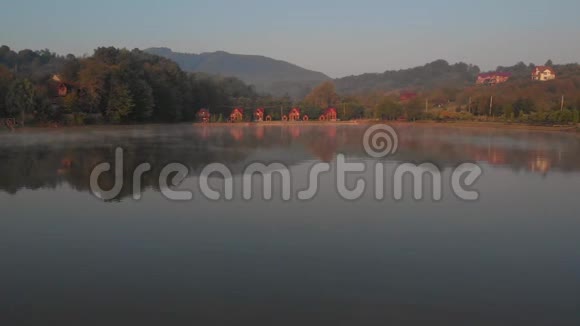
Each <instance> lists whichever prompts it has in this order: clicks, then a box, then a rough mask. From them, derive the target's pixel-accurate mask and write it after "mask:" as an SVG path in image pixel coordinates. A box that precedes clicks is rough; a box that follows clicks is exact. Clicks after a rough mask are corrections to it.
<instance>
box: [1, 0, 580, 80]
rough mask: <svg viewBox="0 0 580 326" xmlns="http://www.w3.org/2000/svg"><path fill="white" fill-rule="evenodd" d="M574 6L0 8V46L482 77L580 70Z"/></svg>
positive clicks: (127, 4) (16, 4)
mask: <svg viewBox="0 0 580 326" xmlns="http://www.w3.org/2000/svg"><path fill="white" fill-rule="evenodd" d="M579 13H580V1H578V0H553V1H545V0H543V1H539V0H524V1H521V0H503V1H500V0H486V1H477V2H475V3H474V2H471V1H466V0H463V1H444V0H439V1H434V0H431V1H419V0H407V1H388V0H382V1H380V0H377V1H375V0H359V1H355V0H351V1H343V0H333V1H326V0H320V1H315V0H311V1H305V0H291V1H275V0H270V1H266V0H246V1H235V0H232V1H226V0H211V1H206V0H198V1H184V0H183V1H182V0H166V1H155V0H139V1H136V0H124V1H123V0H117V1H112V0H98V1H88V2H83V1H78V0H75V1H73V0H50V1H43V0H38V1H31V0H19V1H10V0H1V2H0V44H5V45H8V46H10V47H11V48H12V49H15V50H21V49H24V48H30V49H44V48H48V49H50V50H52V51H54V52H57V53H59V54H68V53H72V54H75V55H83V54H92V52H93V50H94V49H95V48H96V47H99V46H116V47H126V48H130V49H132V48H140V49H144V48H148V47H160V46H164V47H169V48H171V49H173V50H174V51H178V52H188V53H201V52H212V51H218V50H223V51H227V52H231V53H239V54H259V55H264V56H268V57H272V58H275V59H279V60H285V61H289V62H291V63H294V64H297V65H299V66H302V67H305V68H308V69H313V70H316V71H321V72H323V73H326V74H327V75H329V76H331V77H343V76H348V75H357V74H361V73H366V72H383V71H385V70H391V69H404V68H409V67H413V66H418V65H423V64H425V63H427V62H431V61H434V60H437V59H445V60H447V61H449V62H451V63H454V62H459V61H464V62H467V63H472V64H476V65H479V66H480V67H481V68H482V69H484V70H488V69H495V67H496V66H498V65H504V66H505V65H513V64H515V63H517V62H519V61H524V62H525V63H529V62H533V63H536V64H543V63H545V62H546V61H547V60H548V59H552V60H553V61H554V62H555V63H570V62H578V61H580V19H578V15H579Z"/></svg>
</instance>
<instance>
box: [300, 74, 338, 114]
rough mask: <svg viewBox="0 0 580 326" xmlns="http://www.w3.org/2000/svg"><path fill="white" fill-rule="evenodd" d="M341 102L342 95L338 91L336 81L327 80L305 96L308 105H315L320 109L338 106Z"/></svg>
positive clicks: (305, 102)
mask: <svg viewBox="0 0 580 326" xmlns="http://www.w3.org/2000/svg"><path fill="white" fill-rule="evenodd" d="M339 103H340V97H339V96H338V94H337V93H336V88H335V87H334V83H333V82H331V81H327V82H325V83H323V84H321V85H319V86H317V87H315V88H314V89H313V90H312V91H311V92H310V94H308V95H307V96H306V98H304V104H305V105H306V106H310V107H315V108H319V109H328V108H330V107H333V106H337V105H338V104H339Z"/></svg>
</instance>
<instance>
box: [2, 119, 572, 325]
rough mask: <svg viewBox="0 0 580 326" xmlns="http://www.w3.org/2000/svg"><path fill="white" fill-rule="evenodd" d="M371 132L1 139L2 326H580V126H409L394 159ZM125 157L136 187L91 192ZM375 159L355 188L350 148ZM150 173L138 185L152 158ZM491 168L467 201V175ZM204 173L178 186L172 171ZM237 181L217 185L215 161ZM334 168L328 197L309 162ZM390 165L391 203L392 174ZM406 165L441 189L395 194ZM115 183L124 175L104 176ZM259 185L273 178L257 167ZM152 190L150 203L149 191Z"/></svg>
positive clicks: (222, 130) (263, 128) (199, 131)
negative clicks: (371, 139) (342, 165)
mask: <svg viewBox="0 0 580 326" xmlns="http://www.w3.org/2000/svg"><path fill="white" fill-rule="evenodd" d="M367 127H368V126H365V125H340V124H332V123H329V124H327V125H322V124H318V125H314V124H313V125H299V124H289V125H215V126H212V125H193V126H192V125H151V126H119V127H87V128H70V129H55V130H47V129H38V130H34V129H30V130H26V131H17V132H15V133H8V132H3V133H0V168H1V169H0V207H1V209H2V213H1V218H0V257H1V268H0V324H2V325H38V324H50V325H114V324H123V325H130V324H135V325H169V324H180V325H186V324H187V325H248V324H253V325H259V324H264V325H385V324H389V323H390V324H392V325H435V324H445V325H449V324H453V325H579V324H580V313H579V311H580V214H579V208H580V204H579V203H580V197H579V190H580V137H579V136H578V135H576V134H573V133H564V132H544V131H530V130H512V131H510V130H505V129H497V128H460V127H453V126H445V125H436V124H424V125H422V124H397V125H394V128H395V130H396V132H397V135H398V149H397V151H396V153H394V154H392V155H389V156H387V157H383V158H374V157H372V156H369V155H368V154H367V153H366V152H365V149H364V147H363V138H364V133H365V130H366V128H367ZM116 148H122V149H123V155H124V156H123V159H124V166H123V171H124V174H123V178H122V179H121V180H122V181H124V182H123V185H122V187H121V188H120V190H119V193H118V194H116V195H115V196H114V198H111V199H109V200H103V199H100V198H98V197H97V196H95V194H94V193H93V191H92V190H91V189H92V188H91V183H90V176H91V171H92V169H93V168H94V167H95V166H96V165H98V164H100V163H103V162H110V163H111V164H112V163H114V159H115V150H116ZM339 155H344V157H346V159H347V161H349V162H360V163H362V164H364V166H365V167H367V169H366V170H365V171H364V172H360V173H351V174H349V175H348V177H347V178H346V179H347V180H346V182H347V184H348V186H349V187H350V188H353V187H354V185H355V182H356V181H357V180H364V181H365V182H366V185H367V187H366V189H365V192H364V193H363V194H362V196H360V198H357V199H355V200H346V199H344V198H342V196H341V195H340V194H339V192H338V191H337V180H336V175H335V174H334V173H333V172H332V171H334V170H335V169H336V166H337V157H338V156H339ZM145 162H147V163H150V164H151V171H149V172H147V173H145V174H144V176H143V178H142V183H141V184H140V185H139V186H138V187H137V188H135V187H133V186H132V181H133V180H132V171H134V170H135V168H136V167H137V166H138V165H139V164H141V163H145ZM255 162H261V163H265V164H269V163H272V162H277V163H280V164H282V165H284V166H286V167H287V168H288V171H289V172H290V173H291V181H292V187H291V190H292V196H291V198H290V200H284V199H283V198H282V195H281V192H282V191H281V186H282V181H281V180H282V179H281V178H277V177H274V184H273V188H272V189H273V190H272V193H273V198H272V199H271V200H265V199H263V198H262V196H261V192H260V190H261V189H262V188H263V187H262V186H261V185H260V184H259V183H258V182H256V183H253V185H252V190H253V193H254V196H253V197H252V198H251V199H244V198H243V196H242V186H243V172H244V170H245V168H246V167H247V166H248V165H250V164H252V163H255ZM467 162H468V163H474V164H477V165H478V166H480V167H481V169H482V172H483V174H482V175H481V176H480V177H479V178H478V179H477V181H476V182H475V183H474V184H472V185H471V186H470V190H473V191H477V192H478V194H479V198H478V199H477V200H462V199H460V198H459V197H458V196H456V195H455V194H454V192H453V191H452V189H451V188H452V187H451V182H450V180H451V174H452V172H453V170H454V169H455V168H456V167H457V166H459V165H460V164H462V163H467ZM170 163H179V164H182V165H183V166H184V167H187V169H188V174H187V177H186V179H185V180H184V181H183V182H182V183H180V184H179V185H178V186H177V187H173V186H170V187H169V188H171V189H173V190H179V189H180V190H189V192H190V193H191V194H192V196H193V198H192V199H190V200H182V201H174V200H170V199H168V198H167V196H165V195H164V192H165V190H167V188H164V187H162V186H160V184H159V176H160V174H161V171H162V169H163V168H164V166H166V165H167V164H170ZM211 163H221V164H223V165H224V166H226V167H227V168H228V169H229V171H230V172H231V173H232V180H233V182H232V183H233V190H234V191H233V199H232V200H227V199H225V198H224V195H223V194H224V192H225V188H226V186H225V185H224V182H223V178H221V177H219V175H217V176H216V175H212V176H211V177H210V178H209V181H208V183H209V184H210V185H211V186H212V188H213V189H215V190H216V192H218V193H221V198H220V199H218V200H213V199H209V198H207V197H206V196H205V195H204V194H203V193H202V191H201V190H200V189H199V187H198V184H199V181H200V180H199V178H200V175H201V174H202V171H203V169H204V167H206V166H207V165H208V164H211ZM319 163H328V164H329V166H330V167H331V172H328V173H323V174H321V175H320V176H319V178H318V181H319V182H318V191H317V193H316V195H315V196H314V197H313V198H309V199H308V200H301V199H300V198H298V197H297V196H296V193H297V191H299V190H301V189H305V188H306V186H308V182H307V181H308V175H309V171H310V170H311V169H312V167H313V166H315V165H317V164H319ZM377 163H381V164H383V165H384V166H385V171H386V172H385V177H384V180H385V189H386V190H385V195H384V198H383V199H377V198H376V196H375V194H374V193H373V191H372V190H373V189H372V188H374V187H373V184H374V182H375V181H376V178H377V175H376V174H375V173H374V168H373V167H374V166H376V164H377ZM403 163H413V164H421V163H431V164H433V165H434V166H436V167H437V168H438V169H439V170H440V171H441V173H442V181H443V185H442V198H441V200H433V198H432V197H431V194H430V191H429V190H430V189H434V188H435V185H434V184H432V182H430V181H429V180H428V178H427V180H426V182H425V185H424V186H425V187H424V188H425V196H424V198H423V199H422V200H416V199H414V198H413V191H412V189H411V188H412V187H411V186H412V183H411V182H410V181H411V180H410V179H409V178H407V179H404V180H405V182H404V186H405V188H404V191H403V195H404V196H403V199H402V200H396V199H395V198H393V196H392V191H391V190H389V189H390V186H389V183H390V181H392V179H390V178H389V175H392V171H393V170H395V169H396V168H397V167H398V166H399V165H400V164H403ZM99 180H100V184H101V185H102V187H103V188H107V187H109V188H110V187H112V186H113V184H114V183H115V177H114V175H113V174H112V173H104V174H103V175H101V178H100V179H99ZM257 180H259V178H258V179H257ZM137 192H139V193H141V194H142V195H141V197H140V199H138V200H137V199H135V196H134V195H135V193H137Z"/></svg>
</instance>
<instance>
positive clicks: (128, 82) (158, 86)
mask: <svg viewBox="0 0 580 326" xmlns="http://www.w3.org/2000/svg"><path fill="white" fill-rule="evenodd" d="M55 76H58V77H57V80H54V77H55ZM59 85H65V87H67V93H66V95H65V96H60V94H59V93H58V91H57V90H55V89H56V87H59ZM257 99H258V95H257V94H256V92H255V91H254V89H253V88H252V87H251V86H248V85H246V84H244V83H243V82H242V81H240V80H238V79H236V78H228V77H215V76H209V75H205V74H193V73H186V72H184V71H182V70H181V69H180V68H179V66H178V65H177V64H175V63H174V62H172V61H170V60H168V59H164V58H161V57H158V56H155V55H151V54H148V53H145V52H143V51H140V50H138V49H135V50H127V49H117V48H113V47H107V48H98V49H96V50H95V51H94V54H93V55H91V56H87V57H81V58H77V57H75V56H73V55H67V56H58V55H56V54H54V53H51V52H50V51H48V50H43V51H31V50H23V51H20V52H18V53H16V52H14V51H12V50H11V49H10V48H9V47H7V46H2V47H1V48H0V117H4V118H5V117H14V118H18V119H19V120H21V121H22V122H24V121H26V122H33V123H43V122H48V121H58V122H68V123H76V124H86V123H97V122H102V123H133V122H138V123H144V122H180V121H191V120H194V119H195V115H196V112H197V111H198V110H199V109H200V108H211V110H212V112H216V113H221V112H222V111H223V113H226V112H228V111H229V108H230V107H232V106H235V105H237V104H238V103H239V102H244V101H253V100H257Z"/></svg>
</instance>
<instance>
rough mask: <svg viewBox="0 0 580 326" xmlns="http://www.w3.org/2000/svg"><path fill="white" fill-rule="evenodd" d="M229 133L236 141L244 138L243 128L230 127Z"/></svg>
mask: <svg viewBox="0 0 580 326" xmlns="http://www.w3.org/2000/svg"><path fill="white" fill-rule="evenodd" d="M230 135H231V136H232V138H233V139H234V140H236V141H240V140H242V139H243V138H244V129H243V128H230Z"/></svg>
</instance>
